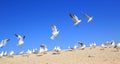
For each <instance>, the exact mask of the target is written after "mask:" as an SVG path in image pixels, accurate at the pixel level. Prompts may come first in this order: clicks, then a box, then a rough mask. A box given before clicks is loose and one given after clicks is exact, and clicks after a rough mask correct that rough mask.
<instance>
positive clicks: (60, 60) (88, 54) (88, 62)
mask: <svg viewBox="0 0 120 64" xmlns="http://www.w3.org/2000/svg"><path fill="white" fill-rule="evenodd" d="M0 64H120V51H119V52H117V51H116V49H115V48H105V49H104V50H101V47H96V48H93V49H90V48H85V49H84V50H81V49H75V50H72V51H68V50H64V51H61V52H60V54H53V52H48V53H47V54H44V55H39V56H38V55H37V54H30V55H29V56H22V55H14V56H13V57H2V58H0Z"/></svg>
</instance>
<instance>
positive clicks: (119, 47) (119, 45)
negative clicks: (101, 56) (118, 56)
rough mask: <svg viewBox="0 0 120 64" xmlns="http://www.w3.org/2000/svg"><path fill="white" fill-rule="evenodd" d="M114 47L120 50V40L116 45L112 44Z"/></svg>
mask: <svg viewBox="0 0 120 64" xmlns="http://www.w3.org/2000/svg"><path fill="white" fill-rule="evenodd" d="M114 48H116V49H117V51H119V50H120V42H119V43H118V44H117V45H116V46H114Z"/></svg>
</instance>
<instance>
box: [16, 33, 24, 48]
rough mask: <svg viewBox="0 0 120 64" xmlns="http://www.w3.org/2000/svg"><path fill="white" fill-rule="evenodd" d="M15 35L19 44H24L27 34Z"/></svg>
mask: <svg viewBox="0 0 120 64" xmlns="http://www.w3.org/2000/svg"><path fill="white" fill-rule="evenodd" d="M15 36H16V37H17V39H18V40H19V41H18V44H17V46H22V45H23V44H24V39H25V36H23V37H22V36H20V35H18V34H15Z"/></svg>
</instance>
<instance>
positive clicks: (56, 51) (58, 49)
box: [53, 46, 61, 54]
mask: <svg viewBox="0 0 120 64" xmlns="http://www.w3.org/2000/svg"><path fill="white" fill-rule="evenodd" d="M53 51H55V53H53V54H56V53H57V54H59V53H60V51H61V48H60V46H55V48H54V49H53Z"/></svg>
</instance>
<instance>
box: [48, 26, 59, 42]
mask: <svg viewBox="0 0 120 64" xmlns="http://www.w3.org/2000/svg"><path fill="white" fill-rule="evenodd" d="M52 31H53V32H52V36H51V37H50V39H52V40H54V39H55V38H56V37H57V36H58V34H59V30H58V29H57V28H56V26H55V25H54V24H52Z"/></svg>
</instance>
